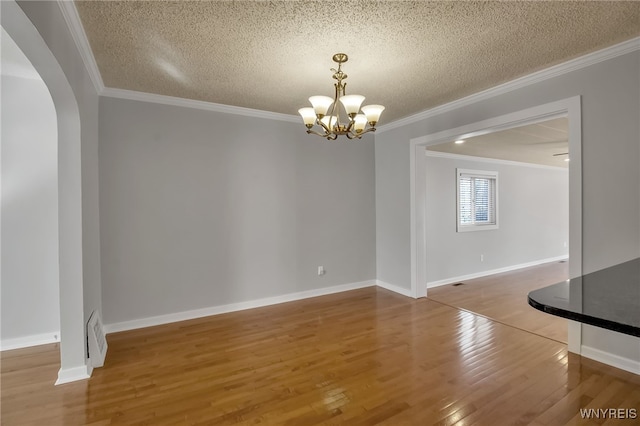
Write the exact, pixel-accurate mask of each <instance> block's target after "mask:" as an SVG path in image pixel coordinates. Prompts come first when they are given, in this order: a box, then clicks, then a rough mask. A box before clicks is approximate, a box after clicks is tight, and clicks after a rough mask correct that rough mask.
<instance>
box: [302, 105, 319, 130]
mask: <svg viewBox="0 0 640 426" xmlns="http://www.w3.org/2000/svg"><path fill="white" fill-rule="evenodd" d="M298 113H300V115H301V116H302V121H304V125H305V126H307V127H308V128H311V127H312V126H313V125H314V124H315V123H316V112H315V111H314V110H313V108H311V107H307V108H300V109H299V110H298Z"/></svg>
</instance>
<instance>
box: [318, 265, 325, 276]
mask: <svg viewBox="0 0 640 426" xmlns="http://www.w3.org/2000/svg"><path fill="white" fill-rule="evenodd" d="M326 272H327V271H325V270H324V266H318V276H319V277H321V276H322V275H324V274H325V273H326Z"/></svg>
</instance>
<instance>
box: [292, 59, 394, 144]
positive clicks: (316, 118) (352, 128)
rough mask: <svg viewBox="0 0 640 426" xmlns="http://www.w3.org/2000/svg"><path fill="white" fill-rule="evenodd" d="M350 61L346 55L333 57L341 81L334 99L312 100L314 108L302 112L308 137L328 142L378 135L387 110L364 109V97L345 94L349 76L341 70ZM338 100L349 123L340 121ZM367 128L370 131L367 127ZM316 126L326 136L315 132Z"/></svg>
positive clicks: (377, 107) (376, 106)
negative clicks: (367, 134) (377, 128)
mask: <svg viewBox="0 0 640 426" xmlns="http://www.w3.org/2000/svg"><path fill="white" fill-rule="evenodd" d="M348 60H349V57H348V56H347V55H346V54H345V53H336V54H335V55H333V61H334V62H337V64H338V69H337V70H336V69H335V68H331V71H333V78H334V79H335V80H338V81H337V83H335V84H334V85H333V86H334V87H335V89H336V90H335V96H334V97H333V99H331V98H330V97H329V96H311V97H310V98H309V102H311V105H312V106H313V108H311V107H307V108H300V109H299V110H298V112H299V113H300V115H301V116H302V120H303V121H304V125H305V126H306V127H307V133H309V134H313V135H317V136H321V137H323V138H327V139H328V140H336V139H337V138H338V136H346V137H347V138H349V139H355V138H358V139H360V138H361V137H362V135H364V134H365V133H368V132H375V131H376V124H377V123H378V120H379V119H380V114H382V111H383V110H384V107H383V106H382V105H365V106H363V107H362V108H361V107H360V105H362V102H363V101H364V99H365V98H364V96H362V95H346V94H345V87H346V86H347V83H345V82H344V80H346V79H347V74H345V73H344V72H342V70H341V67H342V64H343V63H345V62H347V61H348ZM338 100H340V102H341V103H342V106H343V107H344V110H345V112H346V113H347V117H348V118H349V121H347V122H346V123H342V122H341V121H340V106H339V105H338ZM360 111H362V112H360ZM367 124H368V125H369V127H367ZM313 126H320V127H321V128H322V133H321V132H318V131H315V130H313Z"/></svg>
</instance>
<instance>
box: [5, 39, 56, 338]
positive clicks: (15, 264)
mask: <svg viewBox="0 0 640 426" xmlns="http://www.w3.org/2000/svg"><path fill="white" fill-rule="evenodd" d="M4 37H6V35H5V36H4ZM9 41H10V39H7V38H3V47H6V46H5V43H7V42H9ZM16 48H17V47H16ZM5 51H6V50H5V49H3V61H4V53H5ZM25 61H26V58H25ZM1 98H2V99H1V102H2V117H1V121H2V136H1V141H2V148H1V149H2V216H1V217H2V223H1V226H2V238H1V240H2V241H1V244H2V260H1V262H2V278H1V284H0V291H1V293H2V297H1V299H2V302H1V303H2V309H1V311H0V312H1V321H0V324H1V329H0V334H1V337H2V342H1V343H2V349H3V350H4V349H13V348H16V347H24V346H32V345H37V344H42V343H49V342H53V341H56V340H57V338H58V336H59V335H60V300H59V293H58V292H59V280H58V272H59V271H58V175H57V174H58V164H57V163H58V158H57V154H58V150H57V143H58V140H57V124H56V113H55V109H54V106H53V101H52V99H51V95H50V94H49V91H48V90H47V87H46V86H45V84H44V82H43V81H42V79H35V78H33V79H32V78H29V79H27V78H21V77H17V76H10V75H5V74H3V75H2V94H1Z"/></svg>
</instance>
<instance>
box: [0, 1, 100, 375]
mask: <svg viewBox="0 0 640 426" xmlns="http://www.w3.org/2000/svg"><path fill="white" fill-rule="evenodd" d="M60 7H61V6H60V4H59V3H58V2H47V1H44V2H38V1H34V2H30V1H28V2H20V3H19V4H18V3H16V2H14V1H11V0H6V1H2V2H0V8H1V10H2V13H1V18H2V26H3V28H5V29H6V31H7V32H8V33H9V34H10V35H11V37H12V38H13V39H14V40H15V41H16V43H17V44H18V46H19V47H20V48H21V49H22V50H23V51H24V52H25V54H26V56H27V57H28V58H29V60H30V61H31V62H32V64H33V65H34V67H35V68H36V69H37V70H38V72H39V73H40V75H41V77H42V79H43V80H44V82H45V83H46V84H47V87H48V89H49V92H50V93H51V97H52V99H53V102H54V105H55V109H56V114H57V125H58V191H59V197H58V229H59V233H58V235H59V241H60V245H59V256H60V263H59V268H60V308H61V309H60V329H61V344H60V361H61V368H60V371H59V374H58V383H64V382H66V381H71V380H79V379H82V378H86V377H88V375H87V374H88V370H87V367H86V328H85V324H86V321H87V319H88V316H89V314H90V313H91V312H92V311H93V310H94V309H100V304H101V302H100V295H101V292H100V252H99V233H98V232H99V226H98V220H99V219H98V205H97V203H98V185H97V176H98V170H97V167H98V159H97V147H98V144H97V142H98V140H97V137H98V131H97V124H98V121H97V120H98V95H97V90H96V87H94V86H93V83H92V81H91V79H90V78H89V74H88V71H87V68H86V67H85V64H84V62H83V60H82V57H81V55H80V52H79V51H78V49H77V48H76V46H75V43H74V40H73V36H72V35H71V33H70V31H69V28H68V27H67V24H66V22H65V19H64V17H63V15H62V11H61V8H60Z"/></svg>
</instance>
